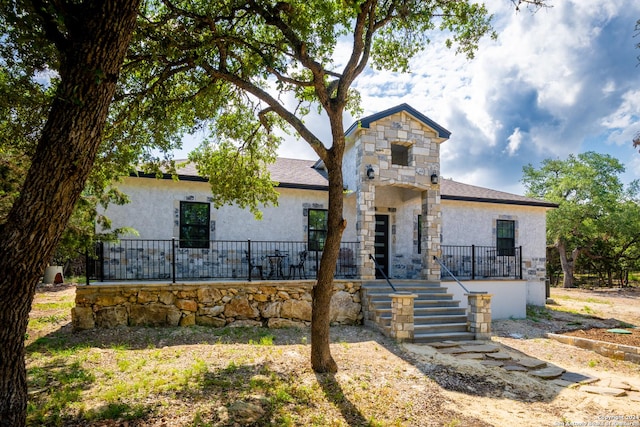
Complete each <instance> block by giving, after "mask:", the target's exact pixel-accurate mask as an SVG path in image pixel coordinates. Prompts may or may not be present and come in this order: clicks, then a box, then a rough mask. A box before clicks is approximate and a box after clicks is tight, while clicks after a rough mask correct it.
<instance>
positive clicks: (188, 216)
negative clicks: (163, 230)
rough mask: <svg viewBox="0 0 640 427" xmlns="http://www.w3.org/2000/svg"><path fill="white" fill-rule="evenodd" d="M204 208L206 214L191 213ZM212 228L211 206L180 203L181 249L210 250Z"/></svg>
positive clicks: (196, 203) (202, 203) (198, 203)
mask: <svg viewBox="0 0 640 427" xmlns="http://www.w3.org/2000/svg"><path fill="white" fill-rule="evenodd" d="M196 206H197V207H198V209H201V208H204V212H195V209H194V211H191V209H192V208H195V207H196ZM210 227H211V204H210V203H205V202H191V201H181V202H180V236H179V238H180V248H185V249H206V248H209V240H210V232H211V230H210Z"/></svg>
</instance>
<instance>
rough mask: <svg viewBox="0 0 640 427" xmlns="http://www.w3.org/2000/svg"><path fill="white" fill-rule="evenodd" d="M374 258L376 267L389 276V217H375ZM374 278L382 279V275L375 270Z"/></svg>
mask: <svg viewBox="0 0 640 427" xmlns="http://www.w3.org/2000/svg"><path fill="white" fill-rule="evenodd" d="M374 247H375V257H376V262H377V263H378V266H379V267H380V268H381V269H382V271H384V274H386V275H387V277H388V276H389V216H388V215H376V228H375V240H374ZM376 278H378V279H382V278H383V275H382V274H381V273H380V271H379V270H378V269H376Z"/></svg>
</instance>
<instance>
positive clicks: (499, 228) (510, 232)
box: [496, 219, 516, 256]
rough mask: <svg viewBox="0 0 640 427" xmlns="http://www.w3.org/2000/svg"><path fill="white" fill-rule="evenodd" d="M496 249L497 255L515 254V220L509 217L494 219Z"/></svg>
mask: <svg viewBox="0 0 640 427" xmlns="http://www.w3.org/2000/svg"><path fill="white" fill-rule="evenodd" d="M496 249H497V250H498V256H515V251H516V222H515V221H513V220H510V219H499V220H497V221H496Z"/></svg>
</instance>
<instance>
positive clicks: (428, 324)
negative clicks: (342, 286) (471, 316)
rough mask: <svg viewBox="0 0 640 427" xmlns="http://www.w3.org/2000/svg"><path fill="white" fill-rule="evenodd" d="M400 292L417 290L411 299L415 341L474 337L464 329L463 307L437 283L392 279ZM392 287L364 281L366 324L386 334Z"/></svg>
mask: <svg viewBox="0 0 640 427" xmlns="http://www.w3.org/2000/svg"><path fill="white" fill-rule="evenodd" d="M392 283H393V285H394V286H395V288H396V289H397V290H398V291H399V292H411V293H413V294H417V295H418V297H417V298H416V299H415V300H414V327H415V329H414V342H422V343H425V342H436V341H447V340H450V341H460V340H473V339H474V335H473V334H472V333H470V332H467V313H466V309H464V308H460V301H455V300H454V299H453V295H452V294H449V293H447V288H443V287H442V286H440V284H439V283H429V282H417V281H393V282H392ZM391 293H393V289H391V287H390V286H389V284H388V283H387V282H386V281H384V280H382V281H375V282H369V283H363V285H362V295H363V301H362V302H363V309H364V323H365V325H366V326H369V327H373V328H376V329H379V330H380V331H381V332H382V333H383V334H385V335H387V336H389V335H390V330H391V297H390V296H389V294H391Z"/></svg>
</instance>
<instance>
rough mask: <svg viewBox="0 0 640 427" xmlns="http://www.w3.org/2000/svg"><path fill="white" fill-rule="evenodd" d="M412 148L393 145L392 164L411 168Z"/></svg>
mask: <svg viewBox="0 0 640 427" xmlns="http://www.w3.org/2000/svg"><path fill="white" fill-rule="evenodd" d="M409 149H410V147H408V146H406V145H402V144H393V143H392V144H391V164H392V165H396V166H409V158H410V157H411V153H410V152H409Z"/></svg>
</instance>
